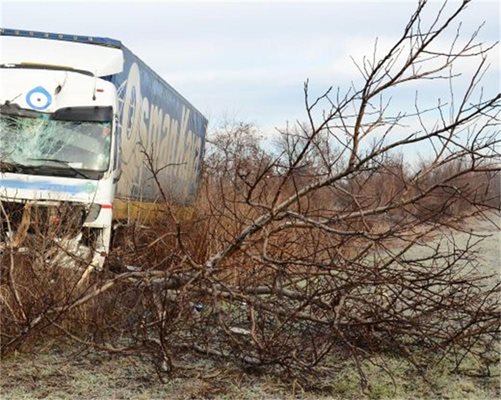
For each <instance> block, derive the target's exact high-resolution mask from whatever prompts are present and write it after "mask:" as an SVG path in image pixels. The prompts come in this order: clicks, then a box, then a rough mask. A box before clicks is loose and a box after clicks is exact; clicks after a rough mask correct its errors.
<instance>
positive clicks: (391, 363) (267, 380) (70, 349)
mask: <svg viewBox="0 0 501 400" xmlns="http://www.w3.org/2000/svg"><path fill="white" fill-rule="evenodd" d="M493 222H494V223H493ZM496 225H497V226H496ZM500 226H501V215H500V214H497V215H494V216H492V221H491V222H489V221H478V220H476V221H469V222H466V224H465V226H464V227H463V229H466V230H472V231H474V232H475V233H478V234H483V235H489V236H488V237H487V238H486V239H485V240H484V242H483V244H482V249H481V253H480V255H481V259H482V264H483V266H484V268H485V272H489V273H493V274H495V275H496V277H495V279H496V280H499V278H500V275H499V273H500V272H499V268H500V261H499V260H500V259H501V230H500V229H499V227H500ZM467 238H468V235H467V234H466V233H459V234H457V235H456V236H455V240H456V243H459V244H463V243H465V241H466V240H467ZM30 350H31V351H27V352H24V353H14V354H10V355H9V356H8V357H5V358H4V359H3V360H2V363H1V376H0V385H1V399H296V398H304V399H458V400H460V399H461V400H463V399H475V400H484V399H497V398H501V391H500V380H499V373H500V371H499V366H498V368H496V369H495V370H491V371H490V373H491V376H490V377H478V376H477V377H475V374H477V373H478V372H479V370H480V369H479V365H477V364H476V362H475V360H468V361H467V362H466V363H465V365H464V366H463V369H462V373H461V374H456V375H452V374H450V373H449V372H448V371H449V368H448V365H447V363H445V364H442V365H441V366H440V367H435V368H431V369H430V370H429V371H426V374H425V375H424V376H419V375H418V374H417V373H416V371H415V370H414V369H413V368H412V366H410V365H409V364H408V363H407V362H405V361H404V360H399V359H396V358H379V359H377V360H376V359H375V360H373V361H375V363H374V364H371V363H370V362H367V363H366V365H365V368H366V371H367V376H368V378H369V382H370V386H369V388H368V389H367V390H366V391H362V390H361V388H360V385H359V378H358V374H357V370H356V368H355V366H354V365H352V364H349V363H347V364H345V365H339V364H338V365H336V362H335V359H332V360H330V363H331V364H332V365H336V367H335V368H334V369H333V370H325V371H321V378H320V379H318V381H317V382H316V383H315V384H314V385H311V386H310V387H304V383H303V386H301V385H299V384H298V383H295V382H283V381H279V380H278V379H277V378H275V377H273V376H271V375H269V374H266V373H264V372H262V371H257V370H252V371H249V370H246V371H244V370H242V369H239V368H238V367H236V366H235V365H234V364H227V363H224V362H222V361H219V362H218V361H217V360H212V361H210V360H206V359H198V358H193V356H192V355H186V357H187V358H186V359H183V360H179V364H180V365H179V368H177V370H176V371H175V373H174V374H173V375H166V374H159V373H157V371H156V370H155V368H154V365H153V363H152V362H151V360H148V359H146V358H140V357H137V356H117V355H110V354H107V353H102V352H89V351H83V350H82V349H81V348H79V346H78V345H72V344H70V343H67V344H64V345H63V344H60V343H59V344H57V345H53V344H52V343H45V344H43V345H38V346H36V347H34V348H32V349H30ZM333 357H334V356H333ZM376 364H377V365H384V366H385V368H381V367H380V366H376ZM385 369H386V370H389V371H392V373H391V375H390V374H388V373H387V372H386V371H385Z"/></svg>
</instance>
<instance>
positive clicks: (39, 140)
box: [0, 113, 111, 172]
mask: <svg viewBox="0 0 501 400" xmlns="http://www.w3.org/2000/svg"><path fill="white" fill-rule="evenodd" d="M110 149H111V122H90V121H74V120H71V121H64V120H55V119H50V116H49V115H47V114H41V115H39V116H37V117H35V118H33V117H29V116H22V115H9V114H5V113H2V114H1V115H0V162H1V163H5V164H12V165H17V166H19V165H24V166H29V167H37V166H50V167H52V166H54V165H57V167H58V168H68V169H70V170H75V169H77V170H85V171H99V172H104V171H106V170H107V169H108V167H109V162H110Z"/></svg>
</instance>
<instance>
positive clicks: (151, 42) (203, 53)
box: [0, 0, 500, 132]
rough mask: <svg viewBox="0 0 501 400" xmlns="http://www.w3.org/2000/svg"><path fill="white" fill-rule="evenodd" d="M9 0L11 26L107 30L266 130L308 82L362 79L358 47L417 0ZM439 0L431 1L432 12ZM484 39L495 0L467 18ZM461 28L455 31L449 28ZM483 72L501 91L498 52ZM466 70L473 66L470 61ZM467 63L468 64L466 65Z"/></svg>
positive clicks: (467, 26)
mask: <svg viewBox="0 0 501 400" xmlns="http://www.w3.org/2000/svg"><path fill="white" fill-rule="evenodd" d="M0 1H1V3H0V4H1V9H0V16H1V21H0V22H1V25H2V27H5V28H18V29H27V30H41V31H49V32H60V33H74V34H82V35H93V36H106V37H111V38H115V39H119V40H121V41H122V42H123V43H124V44H125V45H126V46H127V47H129V48H130V49H131V50H132V51H134V52H135V53H136V54H137V55H139V56H140V57H141V58H143V59H144V60H145V61H146V62H147V63H148V64H149V65H150V66H151V67H152V68H153V69H154V70H156V71H157V72H158V73H159V74H160V75H161V76H162V77H163V78H164V79H165V80H167V81H168V82H169V83H171V84H172V86H174V87H175V88H176V89H177V90H178V91H179V92H180V93H182V94H183V95H185V97H187V98H188V100H190V101H191V102H192V103H193V104H194V105H195V106H196V107H197V108H199V109H200V110H201V111H202V112H203V113H204V114H205V115H206V116H208V117H209V119H210V120H211V122H212V123H213V124H214V122H216V121H218V120H220V119H221V118H223V117H224V116H228V117H230V118H231V117H234V118H236V119H239V120H244V121H247V122H254V123H256V124H257V125H258V126H260V127H261V128H262V129H263V130H264V131H266V132H271V131H272V130H273V128H274V127H281V126H284V124H285V122H286V121H295V120H305V112H304V106H303V105H304V100H303V82H304V80H305V79H306V78H309V79H310V81H311V84H312V90H313V91H314V93H320V90H322V89H326V88H327V87H329V86H330V85H334V86H341V87H345V88H346V87H348V86H349V84H350V81H351V80H354V79H355V80H356V79H357V75H358V73H357V71H356V69H355V68H354V66H353V63H352V62H351V60H350V58H349V57H350V55H353V56H354V57H355V59H360V58H361V56H362V55H364V54H370V53H371V49H372V46H373V43H374V39H375V37H376V36H378V37H379V43H381V44H382V47H384V46H385V45H389V44H390V43H391V41H392V40H394V39H395V38H397V36H398V35H399V34H400V32H401V31H402V29H403V27H404V26H405V23H406V21H407V19H408V17H409V15H410V14H411V13H412V11H413V10H414V8H415V6H416V2H415V1H399V2H394V1H393V2H390V1H386V2H381V1H365V2H361V1H351V2H339V1H331V2H319V3H314V2H309V1H308V2H307V1H304V2H284V1H280V2H277V1H275V2H273V1H266V2H262V1H258V2H242V1H240V2H222V1H220V2H188V1H183V2H166V1H162V2H144V1H137V2H106V1H101V2H91V1H85V2H77V1H65V2H47V1H37V2H22V1H15V2H13V1H5V0H0ZM438 6H439V4H438V3H436V2H434V3H433V4H431V7H430V15H432V14H433V12H434V10H437V7H438ZM463 21H464V24H463V28H462V29H463V30H464V32H465V34H466V33H471V32H472V31H473V30H474V28H475V27H476V26H478V25H479V24H480V23H482V22H484V21H485V26H484V28H483V29H482V31H481V34H480V39H481V40H483V41H486V42H487V43H492V42H495V41H496V40H498V38H499V36H500V35H499V21H500V7H499V5H498V2H496V1H489V2H487V1H473V4H471V5H470V6H469V7H468V10H467V12H466V13H465V15H464V17H463ZM453 33H454V30H452V31H451V35H452V34H453ZM491 63H492V64H493V65H492V68H491V71H490V73H488V74H487V75H486V77H485V85H486V87H487V88H488V90H491V91H499V51H498V52H497V53H495V54H494V57H493V58H492V59H491ZM466 69H468V67H466ZM466 72H468V71H466ZM411 89H412V90H409V92H408V93H407V94H406V97H403V98H402V99H401V100H400V102H399V105H400V104H402V106H403V104H404V103H405V102H408V103H409V104H410V105H411V106H412V105H413V102H414V92H415V90H416V89H422V90H423V91H424V90H426V93H427V94H428V97H429V98H428V100H425V101H431V100H430V99H431V98H432V97H437V96H440V95H441V93H440V90H446V91H447V88H446V87H445V86H444V87H443V88H440V87H438V86H436V85H428V86H426V84H425V85H424V86H422V87H419V88H415V87H414V88H411Z"/></svg>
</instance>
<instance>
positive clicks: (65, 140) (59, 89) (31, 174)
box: [0, 36, 123, 267]
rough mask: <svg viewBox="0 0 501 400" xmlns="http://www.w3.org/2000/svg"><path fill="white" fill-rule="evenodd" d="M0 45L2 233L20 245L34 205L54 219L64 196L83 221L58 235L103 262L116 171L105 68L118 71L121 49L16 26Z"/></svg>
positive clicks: (111, 91) (113, 96) (113, 101)
mask: <svg viewBox="0 0 501 400" xmlns="http://www.w3.org/2000/svg"><path fill="white" fill-rule="evenodd" d="M0 49H1V51H0V201H1V202H2V203H1V204H2V209H3V214H4V215H2V216H1V218H0V221H1V220H5V219H6V218H7V217H9V218H10V219H11V221H8V222H9V224H8V225H9V226H8V227H4V229H3V231H4V236H5V237H4V238H3V239H4V240H2V238H0V242H3V245H4V246H5V245H6V243H7V242H10V244H11V245H12V244H13V243H14V244H15V245H16V246H22V245H23V242H24V239H25V238H24V237H23V236H26V235H28V234H29V229H28V227H26V226H24V227H21V223H22V222H23V221H24V224H25V225H26V224H28V225H29V223H30V222H27V221H29V220H30V218H33V212H34V211H33V207H37V209H38V215H39V217H40V216H41V215H44V217H43V218H45V220H46V222H47V223H54V220H50V218H48V215H52V216H54V215H57V213H60V212H61V210H62V209H63V204H70V205H71V210H72V211H71V212H73V213H76V214H78V216H77V218H80V219H81V221H82V229H80V230H78V229H77V230H75V231H73V232H72V233H71V235H74V237H66V238H59V239H60V240H61V243H62V244H64V245H65V246H66V248H67V249H68V251H69V249H73V251H74V253H75V252H76V255H78V256H80V257H86V258H87V259H88V261H89V262H90V263H91V264H92V265H93V266H95V267H100V266H102V264H103V261H104V257H105V256H106V254H107V252H108V250H109V243H110V235H111V224H112V204H113V199H114V194H115V186H116V183H117V181H118V179H119V176H120V163H119V159H118V158H119V151H118V148H119V143H118V137H117V134H116V132H117V129H116V126H117V120H118V118H117V110H118V99H117V89H116V87H115V85H113V84H112V83H111V82H109V81H108V80H106V79H103V77H106V76H109V75H113V74H116V73H118V72H121V70H122V68H123V56H122V52H121V50H119V49H116V48H111V47H104V46H89V45H88V44H85V43H72V42H68V41H54V40H49V39H39V38H38V39H31V38H27V37H15V36H0ZM41 209H46V210H49V211H46V215H45V214H43V212H41V211H40V210H41ZM27 214H29V215H27ZM38 223H40V222H38ZM0 235H1V233H0Z"/></svg>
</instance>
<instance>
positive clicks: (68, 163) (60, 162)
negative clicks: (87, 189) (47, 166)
mask: <svg viewBox="0 0 501 400" xmlns="http://www.w3.org/2000/svg"><path fill="white" fill-rule="evenodd" d="M28 160H30V161H51V162H55V163H58V164H63V165H65V166H67V167H68V168H69V169H71V170H72V171H73V172H75V173H76V174H78V175H80V176H82V177H84V178H85V179H90V178H89V177H88V176H87V175H85V174H84V173H83V172H82V171H79V170H78V169H76V168H75V167H73V166H72V165H71V164H70V162H69V161H66V160H59V159H57V158H29V159H28Z"/></svg>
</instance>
